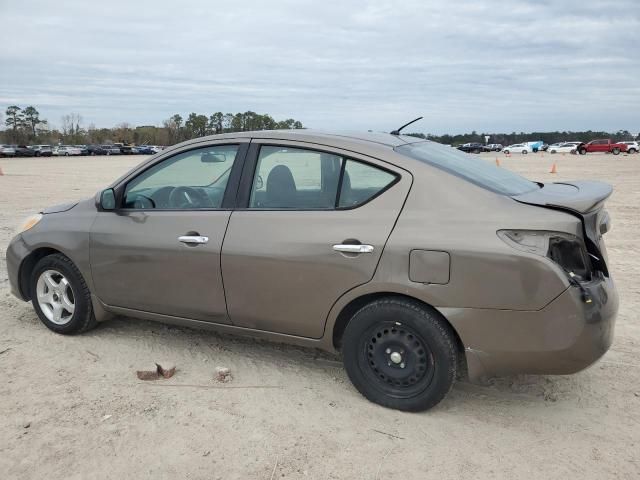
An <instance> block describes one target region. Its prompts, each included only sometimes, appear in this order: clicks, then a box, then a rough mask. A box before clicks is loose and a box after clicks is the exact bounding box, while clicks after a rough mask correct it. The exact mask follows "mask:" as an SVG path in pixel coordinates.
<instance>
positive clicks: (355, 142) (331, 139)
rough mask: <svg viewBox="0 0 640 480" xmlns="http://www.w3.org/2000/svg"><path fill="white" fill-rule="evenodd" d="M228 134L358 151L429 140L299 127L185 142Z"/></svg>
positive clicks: (240, 133)
mask: <svg viewBox="0 0 640 480" xmlns="http://www.w3.org/2000/svg"><path fill="white" fill-rule="evenodd" d="M225 138H229V139H231V138H255V139H273V140H293V141H300V142H306V143H316V144H320V145H330V146H334V147H338V148H344V149H345V150H354V151H360V150H361V149H366V150H391V149H393V148H395V147H398V146H400V145H408V144H410V143H416V142H424V141H425V140H424V139H422V138H418V137H411V136H407V135H391V134H390V133H382V132H326V131H320V130H307V129H297V130H259V131H251V132H234V133H223V134H219V135H209V136H206V137H200V138H196V139H193V140H189V141H187V142H184V143H183V145H188V144H190V143H201V142H205V141H207V140H223V139H225Z"/></svg>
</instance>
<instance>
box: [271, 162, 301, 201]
mask: <svg viewBox="0 0 640 480" xmlns="http://www.w3.org/2000/svg"><path fill="white" fill-rule="evenodd" d="M297 194H298V189H297V188H296V181H295V180H294V179H293V174H292V173H291V170H289V167H287V166H286V165H276V166H275V167H273V169H271V171H270V172H269V176H268V177H267V188H266V198H265V207H270V208H295V207H297V206H298V205H296V200H297V196H298V195H297Z"/></svg>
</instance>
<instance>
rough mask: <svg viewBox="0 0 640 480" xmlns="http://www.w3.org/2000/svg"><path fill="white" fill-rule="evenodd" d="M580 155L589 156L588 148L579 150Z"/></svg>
mask: <svg viewBox="0 0 640 480" xmlns="http://www.w3.org/2000/svg"><path fill="white" fill-rule="evenodd" d="M578 153H579V154H580V155H586V154H587V149H586V148H581V149H579V150H578Z"/></svg>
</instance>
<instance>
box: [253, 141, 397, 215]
mask: <svg viewBox="0 0 640 480" xmlns="http://www.w3.org/2000/svg"><path fill="white" fill-rule="evenodd" d="M396 178H397V176H396V175H395V174H393V173H390V172H388V171H386V170H383V169H381V168H378V167H375V166H373V165H370V164H367V163H363V162H359V161H356V160H351V159H348V158H345V157H342V156H340V155H335V154H331V153H327V152H321V151H317V150H308V149H304V148H292V147H284V146H263V147H261V148H260V153H259V155H258V163H257V165H256V172H255V175H254V178H253V186H252V189H251V198H250V200H249V208H263V209H270V210H273V209H276V210H280V209H292V210H334V209H336V208H354V207H357V206H359V205H362V204H364V203H366V202H368V201H369V200H371V199H372V198H374V197H376V196H377V195H379V194H380V193H382V192H383V191H385V190H386V189H387V188H389V187H390V186H391V185H392V184H393V183H395V181H396Z"/></svg>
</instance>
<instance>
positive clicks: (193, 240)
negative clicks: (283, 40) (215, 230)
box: [178, 235, 209, 245]
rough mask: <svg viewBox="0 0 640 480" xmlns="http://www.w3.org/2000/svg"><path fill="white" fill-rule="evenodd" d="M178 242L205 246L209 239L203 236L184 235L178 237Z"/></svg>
mask: <svg viewBox="0 0 640 480" xmlns="http://www.w3.org/2000/svg"><path fill="white" fill-rule="evenodd" d="M178 241H179V242H182V243H187V244H191V245H203V244H205V243H207V242H208V241H209V237H205V236H203V235H182V236H181V237H178Z"/></svg>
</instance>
